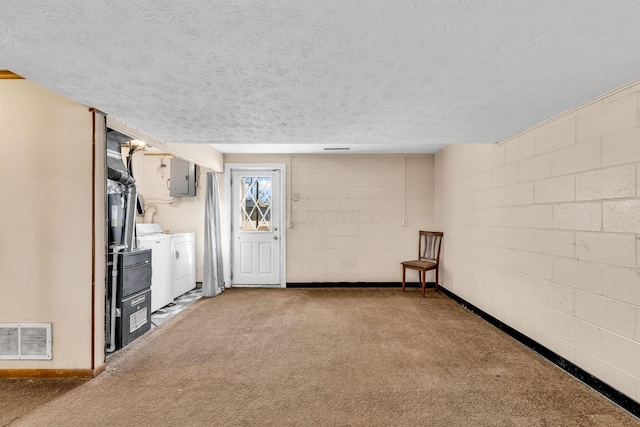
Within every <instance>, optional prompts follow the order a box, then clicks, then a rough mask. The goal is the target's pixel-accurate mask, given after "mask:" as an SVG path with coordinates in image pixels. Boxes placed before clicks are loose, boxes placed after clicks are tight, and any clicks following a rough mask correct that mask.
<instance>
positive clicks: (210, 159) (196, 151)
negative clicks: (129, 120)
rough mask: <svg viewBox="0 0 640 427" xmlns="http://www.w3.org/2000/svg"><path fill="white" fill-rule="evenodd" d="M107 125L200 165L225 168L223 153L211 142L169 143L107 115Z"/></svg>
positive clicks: (210, 167) (219, 169) (219, 168)
mask: <svg viewBox="0 0 640 427" xmlns="http://www.w3.org/2000/svg"><path fill="white" fill-rule="evenodd" d="M107 126H108V127H109V128H111V129H113V130H117V131H118V132H120V133H123V134H124V135H128V136H131V137H133V138H135V139H138V140H140V141H144V142H146V143H147V144H149V145H152V146H154V147H157V148H160V149H161V150H163V151H166V152H167V153H169V154H173V155H174V156H176V157H180V158H182V159H184V160H188V161H190V162H192V163H195V164H197V165H199V166H202V167H205V168H208V169H211V170H214V171H216V172H222V171H223V170H224V165H223V155H222V153H221V152H219V151H218V150H216V149H215V148H213V147H212V146H210V145H209V144H176V143H167V142H164V141H160V140H159V139H157V138H154V137H153V136H151V135H148V134H146V133H144V132H142V131H140V130H138V129H136V128H134V127H131V126H129V125H127V124H126V123H122V122H120V121H118V120H117V119H115V118H113V117H107Z"/></svg>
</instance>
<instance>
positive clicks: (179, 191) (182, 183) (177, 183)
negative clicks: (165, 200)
mask: <svg viewBox="0 0 640 427" xmlns="http://www.w3.org/2000/svg"><path fill="white" fill-rule="evenodd" d="M169 195H170V196H171V197H192V196H195V195H196V165H194V164H193V163H191V162H188V161H186V160H182V159H178V158H175V157H173V158H171V181H170V183H169Z"/></svg>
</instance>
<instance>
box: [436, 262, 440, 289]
mask: <svg viewBox="0 0 640 427" xmlns="http://www.w3.org/2000/svg"><path fill="white" fill-rule="evenodd" d="M438 270H440V269H439V268H438V267H436V292H438Z"/></svg>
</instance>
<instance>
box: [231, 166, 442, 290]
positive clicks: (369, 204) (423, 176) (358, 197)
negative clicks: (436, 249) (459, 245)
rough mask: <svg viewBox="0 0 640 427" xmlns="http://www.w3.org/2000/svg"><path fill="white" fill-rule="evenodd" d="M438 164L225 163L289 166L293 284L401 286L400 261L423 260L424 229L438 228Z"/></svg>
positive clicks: (290, 271)
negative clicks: (421, 241) (435, 218)
mask: <svg viewBox="0 0 640 427" xmlns="http://www.w3.org/2000/svg"><path fill="white" fill-rule="evenodd" d="M433 159H434V157H433V155H415V154H414V155H406V156H403V155H351V154H347V155H333V156H331V155H304V156H302V155H296V156H264V155H263V156H256V155H225V163H285V164H287V168H288V173H287V175H288V179H289V181H290V182H289V188H290V191H289V194H287V203H288V207H289V210H290V213H291V215H290V217H289V220H291V222H292V223H293V227H291V228H289V229H287V282H289V283H312V282H400V281H401V280H402V271H401V269H400V262H401V261H403V260H406V259H413V258H415V257H416V255H417V250H418V249H417V246H418V230H421V229H431V228H432V227H433V214H434V211H433V197H434V196H433V190H434V187H433V180H434V176H433V161H434V160H433ZM405 176H406V214H405V217H406V219H407V225H406V226H403V225H402V219H403V211H404V210H405V206H404V203H405V201H404V196H403V182H404V181H405ZM221 185H222V183H221ZM292 196H295V197H292ZM294 199H298V200H294ZM408 280H410V281H416V282H417V281H418V277H417V273H416V275H415V277H413V276H411V277H408Z"/></svg>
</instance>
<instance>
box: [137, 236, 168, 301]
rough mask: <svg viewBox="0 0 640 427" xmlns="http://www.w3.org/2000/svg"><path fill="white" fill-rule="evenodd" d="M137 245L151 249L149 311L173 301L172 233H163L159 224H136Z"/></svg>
mask: <svg viewBox="0 0 640 427" xmlns="http://www.w3.org/2000/svg"><path fill="white" fill-rule="evenodd" d="M136 234H137V235H138V240H137V243H138V247H139V248H144V249H151V311H152V312H154V311H156V310H159V309H161V308H162V307H164V306H165V305H167V304H169V303H171V302H173V298H174V296H173V282H174V276H173V251H172V247H173V245H172V240H173V235H172V234H165V233H164V231H163V230H162V227H160V224H137V225H136Z"/></svg>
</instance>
